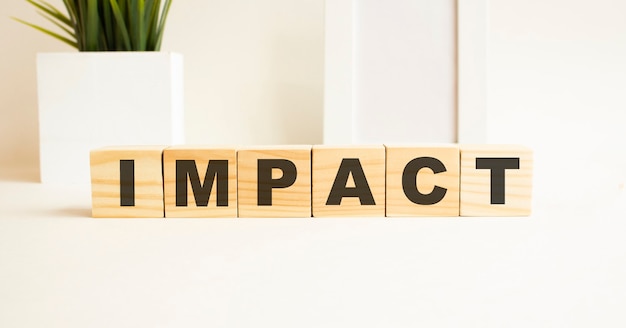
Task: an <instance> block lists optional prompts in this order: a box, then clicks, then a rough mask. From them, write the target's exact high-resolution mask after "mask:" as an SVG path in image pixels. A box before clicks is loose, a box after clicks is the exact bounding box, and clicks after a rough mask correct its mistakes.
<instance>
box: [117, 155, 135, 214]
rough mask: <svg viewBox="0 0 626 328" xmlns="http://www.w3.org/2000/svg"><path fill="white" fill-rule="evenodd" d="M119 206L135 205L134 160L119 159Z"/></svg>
mask: <svg viewBox="0 0 626 328" xmlns="http://www.w3.org/2000/svg"><path fill="white" fill-rule="evenodd" d="M120 206H135V160H133V159H122V160H120Z"/></svg>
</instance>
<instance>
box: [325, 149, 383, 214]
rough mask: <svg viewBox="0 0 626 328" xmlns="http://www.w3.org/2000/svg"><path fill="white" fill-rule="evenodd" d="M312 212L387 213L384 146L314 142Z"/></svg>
mask: <svg viewBox="0 0 626 328" xmlns="http://www.w3.org/2000/svg"><path fill="white" fill-rule="evenodd" d="M313 216H314V217H337V216H380V217H384V216H385V147H384V146H382V145H381V146H348V147H338V146H313Z"/></svg>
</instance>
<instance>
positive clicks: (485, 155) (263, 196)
mask: <svg viewBox="0 0 626 328" xmlns="http://www.w3.org/2000/svg"><path fill="white" fill-rule="evenodd" d="M532 171H533V159H532V151H531V150H530V149H528V148H525V147H522V146H504V145H460V146H459V145H430V146H425V145H415V146H393V145H385V146H383V145H380V146H349V147H338V146H268V147H255V148H245V149H234V148H215V147H199V146H195V147H194V146H174V147H156V146H142V147H105V148H101V149H96V150H92V151H91V184H92V215H93V217H111V218H113V217H148V218H149V217H152V218H155V217H161V218H162V217H167V218H176V217H206V218H208V217H311V216H313V217H343V216H359V217H362V216H379V217H383V216H389V217H398V216H459V215H460V216H527V215H530V208H531V191H532Z"/></svg>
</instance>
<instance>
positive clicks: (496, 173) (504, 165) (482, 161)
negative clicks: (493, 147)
mask: <svg viewBox="0 0 626 328" xmlns="http://www.w3.org/2000/svg"><path fill="white" fill-rule="evenodd" d="M476 169H487V170H491V204H504V170H506V169H514V170H519V158H517V157H514V158H476Z"/></svg>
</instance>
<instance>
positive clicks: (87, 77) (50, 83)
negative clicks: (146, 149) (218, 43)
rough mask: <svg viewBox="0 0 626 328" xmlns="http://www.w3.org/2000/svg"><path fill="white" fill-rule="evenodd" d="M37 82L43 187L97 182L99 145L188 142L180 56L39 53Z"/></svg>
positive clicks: (147, 53) (116, 53) (131, 53)
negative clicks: (92, 156)
mask: <svg viewBox="0 0 626 328" xmlns="http://www.w3.org/2000/svg"><path fill="white" fill-rule="evenodd" d="M37 84H38V95H39V140H40V145H39V147H40V149H39V150H40V165H41V166H40V167H41V169H40V171H41V182H42V183H46V184H68V183H71V184H89V183H90V178H89V151H90V150H91V149H94V148H97V147H102V146H110V145H173V144H180V143H183V142H184V126H183V125H184V116H183V115H184V112H183V111H184V109H183V58H182V55H180V54H172V53H163V52H81V53H46V54H39V55H38V56H37Z"/></svg>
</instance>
